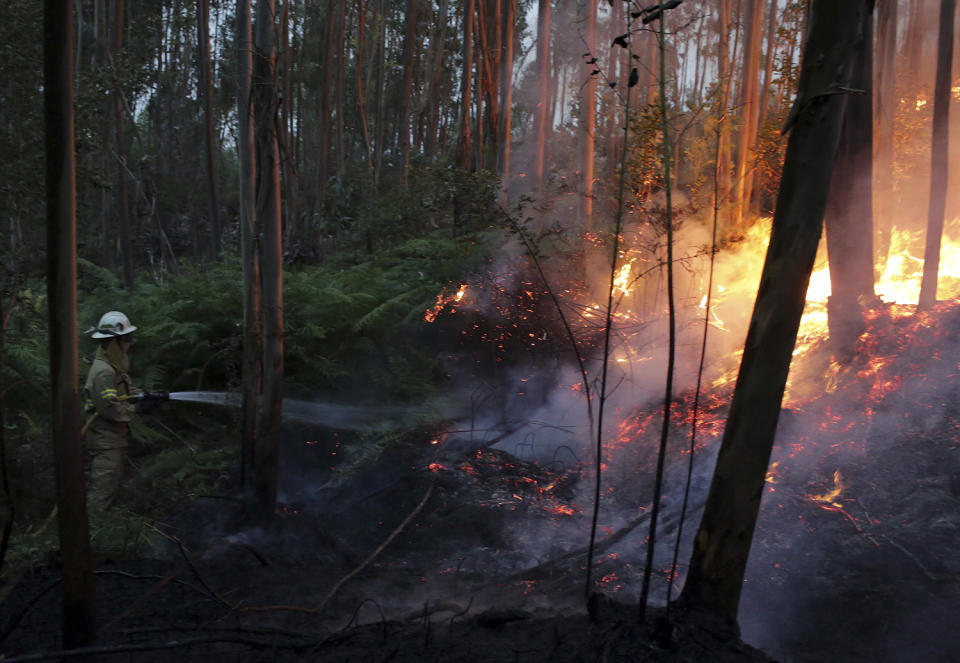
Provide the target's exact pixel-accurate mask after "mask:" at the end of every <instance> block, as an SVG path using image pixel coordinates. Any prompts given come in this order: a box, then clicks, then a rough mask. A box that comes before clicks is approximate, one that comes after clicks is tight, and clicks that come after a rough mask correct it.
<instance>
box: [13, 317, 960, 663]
mask: <svg viewBox="0 0 960 663" xmlns="http://www.w3.org/2000/svg"><path fill="white" fill-rule="evenodd" d="M935 322H936V323H937V324H931V323H930V320H929V319H928V320H927V321H926V322H925V323H924V324H922V325H920V326H919V327H918V326H916V325H913V323H910V324H911V325H913V326H910V327H909V329H908V328H907V326H906V325H907V323H905V322H898V321H897V320H895V319H894V318H891V319H889V320H887V321H886V322H884V328H883V330H882V331H883V334H885V336H883V334H881V335H878V338H879V339H880V340H879V341H878V342H880V343H887V344H892V345H890V347H888V348H887V349H886V350H885V351H884V352H880V351H878V350H877V349H874V354H875V355H877V356H883V357H888V361H887V362H886V364H885V367H884V369H883V371H884V372H883V375H881V374H880V373H877V374H876V375H872V374H871V379H873V378H874V377H876V378H877V379H876V380H873V381H871V382H870V383H869V384H865V383H864V382H863V380H864V375H865V371H867V370H868V369H867V368H866V367H854V368H853V369H851V370H849V371H847V375H848V378H847V382H846V383H843V380H844V378H843V376H841V378H840V382H841V384H840V385H839V387H837V386H834V387H831V388H830V389H827V390H826V391H827V392H829V393H825V394H823V395H822V396H819V397H817V398H816V399H815V400H805V401H803V402H802V405H797V404H796V403H795V404H793V405H789V404H788V406H787V407H786V408H785V410H784V413H783V415H782V417H781V425H780V431H779V433H778V441H777V448H776V449H775V451H774V458H773V462H774V463H775V464H774V465H773V466H772V468H775V471H774V470H772V473H771V475H770V476H769V477H768V480H769V481H770V484H769V486H768V491H767V493H766V494H765V496H764V500H763V505H762V508H761V514H760V518H759V523H758V528H757V531H756V533H755V535H754V540H753V547H752V553H751V559H750V562H749V565H748V569H747V581H746V583H745V585H744V591H743V596H742V599H741V605H740V619H739V621H740V626H741V630H742V638H743V639H742V640H741V639H739V638H737V637H735V635H734V634H732V633H730V632H729V631H727V630H724V629H722V628H710V627H709V625H703V624H698V625H692V624H688V623H685V622H684V621H683V620H682V619H675V620H674V621H673V623H674V628H673V629H672V631H670V632H669V633H668V632H667V630H665V629H664V628H663V626H662V625H663V624H664V621H663V619H662V618H663V616H664V615H663V610H662V609H651V610H650V611H649V614H648V619H647V620H646V622H644V623H639V622H638V619H637V601H636V596H637V594H638V590H639V586H640V585H639V582H638V579H639V577H640V569H642V568H643V548H644V546H643V542H644V537H645V533H646V519H645V518H646V516H645V514H644V513H643V510H642V509H641V510H640V511H639V512H638V511H637V510H636V509H635V508H634V510H633V511H632V512H629V515H628V516H626V517H622V518H620V519H619V520H616V519H612V518H610V517H605V519H604V520H603V523H604V526H603V527H602V528H601V531H600V532H599V534H598V541H597V548H596V549H595V552H596V553H597V554H596V559H597V560H598V561H597V563H596V565H595V567H594V569H593V574H594V575H593V577H594V587H595V588H597V589H598V591H600V592H601V593H602V594H603V599H602V600H599V601H597V602H596V603H594V604H593V605H592V608H593V609H592V610H591V612H590V614H588V611H587V609H586V607H585V601H584V598H583V597H584V580H585V576H584V563H583V561H584V560H585V550H584V548H585V540H586V539H585V538H584V536H583V535H584V533H585V532H588V531H589V530H588V529H587V527H588V525H589V511H588V510H585V509H584V508H583V505H584V501H583V499H582V497H583V495H584V493H589V490H590V488H591V486H590V482H589V481H588V477H586V476H581V475H580V473H579V472H578V471H577V470H576V469H575V468H567V469H565V470H563V471H560V470H558V471H557V472H551V471H549V470H548V469H545V468H544V467H543V466H541V465H538V464H534V463H528V462H524V461H522V460H520V459H518V458H516V457H515V456H512V455H511V454H509V453H507V452H505V451H503V450H500V449H495V448H493V449H485V448H473V447H470V446H469V445H466V446H461V447H456V445H451V446H450V453H448V454H447V455H446V456H443V455H440V456H436V455H434V456H425V455H424V454H423V452H422V449H423V448H424V447H425V446H429V445H428V442H429V438H427V437H425V438H424V440H422V443H421V444H413V445H405V446H400V447H397V448H394V449H391V450H389V451H388V452H386V453H385V454H384V455H382V456H381V457H380V458H379V460H378V461H377V462H376V463H372V464H370V465H368V466H366V467H364V468H362V469H360V470H358V471H356V472H354V473H353V474H351V475H350V476H349V477H346V478H341V479H339V480H338V481H336V482H335V483H323V481H324V480H326V479H327V478H329V475H323V479H321V480H320V481H318V480H317V477H318V476H321V474H320V473H319V472H318V468H319V467H320V466H322V465H324V463H322V462H317V460H316V458H315V460H314V461H311V460H310V458H312V457H314V456H311V454H316V453H317V452H318V451H319V450H318V449H317V447H318V446H322V445H312V444H307V445H304V444H303V440H304V439H310V440H311V441H313V440H314V439H316V438H315V436H314V435H312V434H310V435H309V436H305V435H306V434H305V433H304V432H303V431H290V435H289V439H288V446H289V447H290V448H289V449H288V451H289V452H290V453H289V454H287V456H286V458H287V461H286V466H285V474H284V476H285V482H284V488H283V495H282V501H283V506H282V509H281V517H280V518H278V519H276V520H275V521H273V522H271V523H269V524H268V525H265V526H263V527H253V526H250V525H249V524H244V523H243V521H242V519H241V513H240V508H239V502H238V501H237V500H235V499H233V498H232V497H231V496H230V495H228V494H227V495H221V496H220V497H214V496H207V497H202V498H199V499H197V500H196V501H194V502H193V503H192V504H191V506H190V507H189V508H187V509H186V510H184V511H183V512H181V513H178V514H172V515H171V517H170V518H169V519H168V520H167V521H166V523H165V524H162V525H158V529H159V530H161V531H162V532H163V539H162V541H163V543H162V545H159V546H157V547H156V549H155V550H154V554H153V555H152V556H151V557H150V559H138V560H129V559H123V560H121V559H115V560H111V559H106V558H102V557H101V558H100V559H99V560H98V563H97V567H96V573H97V576H96V591H97V594H96V603H97V617H98V624H99V629H100V630H99V636H98V647H99V648H100V655H99V660H106V661H113V660H135V661H167V660H177V661H209V660H211V659H213V658H214V657H219V658H222V659H225V660H230V661H274V660H280V661H285V660H289V661H305V660H307V661H330V662H344V663H346V662H347V661H350V662H356V661H371V662H378V663H379V662H386V661H398V662H400V661H410V662H412V661H418V662H419V661H423V662H432V661H437V662H440V661H450V662H452V663H458V662H463V663H466V662H477V663H479V662H481V661H482V662H491V663H492V662H494V661H504V662H506V661H517V662H530V663H532V662H534V661H537V662H539V661H559V662H564V661H570V662H573V661H584V662H587V661H638V662H643V661H649V662H667V661H673V662H678V663H687V662H690V663H692V662H693V661H714V662H717V663H735V662H741V661H772V660H779V661H781V662H782V663H822V662H823V661H843V662H849V663H867V662H869V663H894V662H898V661H925V662H928V663H947V662H948V661H956V660H957V657H958V652H960V630H958V629H957V628H956V614H957V611H958V610H960V554H958V553H957V542H958V539H960V537H958V535H960V508H958V507H960V425H958V422H960V389H958V386H957V384H956V379H955V378H956V375H957V374H958V372H960V340H958V339H960V309H956V308H954V309H951V310H949V311H946V312H944V313H943V314H942V316H941V317H940V318H939V319H937V320H936V321H935ZM955 330H958V331H955ZM907 333H909V334H913V335H914V336H916V335H918V334H919V335H920V338H914V339H913V340H912V341H911V343H912V344H913V346H914V347H916V348H918V349H917V350H916V351H915V352H914V351H911V352H906V351H904V350H903V348H901V347H900V346H897V345H896V344H897V343H900V342H901V341H900V340H898V339H902V338H903V336H904V334H907ZM924 335H926V336H924ZM881 336H883V338H880V337H881ZM924 338H926V341H924V340H923V339H924ZM884 339H885V340H884ZM894 346H896V347H894ZM870 370H872V369H870ZM888 374H889V375H890V376H895V377H896V378H897V379H896V380H894V381H893V382H892V383H890V384H887V382H885V380H886V376H888ZM885 384H887V386H886V387H883V385H885ZM877 385H880V387H878V386H877ZM878 388H879V389H880V391H877V389H878ZM821 391H824V390H821ZM864 399H868V401H869V402H868V403H867V401H865V400H864ZM865 403H867V405H866V406H865V405H864V404H865ZM865 408H867V409H866V410H865ZM865 412H868V414H869V416H865ZM707 464H709V463H707ZM835 471H836V472H837V474H834V472H835ZM648 474H649V472H644V473H643V475H644V476H646V475H648ZM831 477H832V479H831ZM633 484H642V485H641V486H640V487H639V488H636V489H635V490H634V492H636V493H637V494H639V493H641V492H644V491H646V490H647V487H648V484H649V481H648V480H646V479H641V478H640V474H637V475H636V476H633V475H628V476H626V477H625V478H624V480H623V482H622V483H621V484H620V485H619V486H620V493H628V492H630V491H628V487H630V486H632V485H633ZM831 486H832V487H833V490H832V491H830V490H828V489H830V488H831ZM824 490H827V492H828V493H832V494H828V495H821V494H820V493H822V492H824ZM695 492H696V494H695V496H694V497H693V498H692V504H693V505H694V509H693V513H692V514H691V515H690V519H689V522H692V523H693V524H691V525H689V526H688V527H687V528H686V529H685V530H684V532H685V536H686V537H689V536H690V535H691V534H690V530H693V529H695V525H696V523H697V522H698V521H699V514H698V513H697V505H698V504H702V497H703V493H705V485H704V484H703V483H702V482H701V485H700V486H699V488H697V489H696V490H695ZM622 499H624V501H625V502H627V503H629V502H634V504H635V499H636V496H635V495H634V494H631V495H630V496H629V497H627V498H622ZM585 511H586V513H585ZM638 513H639V515H638ZM641 525H643V526H641ZM675 528H676V523H674V522H672V521H670V519H669V518H667V519H665V521H664V529H665V531H666V534H668V535H669V533H670V532H671V531H675ZM660 538H661V539H663V540H668V539H669V536H666V537H664V534H661V537H660ZM687 545H688V543H687ZM664 547H666V548H669V546H667V545H666V544H664ZM662 555H666V557H665V559H667V560H669V550H668V552H664V553H662ZM680 559H681V562H682V560H683V559H685V557H684V556H681V558H680ZM668 563H669V562H667V563H666V564H665V563H663V562H662V560H660V559H658V560H657V562H656V564H655V568H656V569H658V570H657V571H656V573H655V576H654V578H655V582H656V588H655V590H654V591H653V592H652V594H651V597H652V598H653V599H654V601H653V603H654V604H655V605H662V604H663V598H664V596H665V589H664V577H665V574H664V572H663V569H664V568H667V566H668ZM57 579H58V569H57V565H56V563H55V562H52V563H49V564H46V565H43V566H39V567H34V568H31V569H28V570H25V571H24V572H23V573H22V574H21V575H20V577H19V579H18V582H17V583H16V585H15V586H14V587H13V588H12V589H11V590H10V591H9V592H8V594H7V596H6V599H5V600H4V602H3V603H2V604H0V658H2V657H4V656H5V657H6V658H4V659H2V660H4V661H27V660H43V659H44V658H53V657H54V655H53V654H50V652H55V651H56V650H57V649H58V647H59V636H58V633H59V626H60V594H59V585H58V584H57ZM673 616H674V617H677V615H673ZM657 625H659V626H657ZM745 643H749V644H745ZM751 645H752V646H751ZM44 653H47V654H46V655H43V654H44ZM108 654H109V655H108ZM41 655H43V656H41Z"/></svg>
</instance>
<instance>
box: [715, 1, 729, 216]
mask: <svg viewBox="0 0 960 663" xmlns="http://www.w3.org/2000/svg"><path fill="white" fill-rule="evenodd" d="M730 1H731V0H720V7H719V10H718V11H719V13H718V15H717V33H718V34H717V46H718V49H717V84H718V85H719V88H720V89H719V95H718V99H717V103H718V115H719V117H721V118H723V117H724V116H725V115H726V114H727V109H728V108H730V89H731V87H732V85H731V80H730V78H731V76H730V70H731V67H730V42H729V40H730V10H731V8H730ZM727 126H729V123H726V122H725V123H724V129H723V131H722V132H721V135H720V146H719V147H718V148H717V159H718V160H719V163H718V164H717V178H718V179H719V182H718V183H717V190H718V191H719V194H720V199H721V200H725V199H726V196H727V195H728V193H729V191H730V147H729V142H728V141H727V140H726V133H727V129H726V127H727ZM720 206H721V207H722V206H723V204H722V203H721V204H720Z"/></svg>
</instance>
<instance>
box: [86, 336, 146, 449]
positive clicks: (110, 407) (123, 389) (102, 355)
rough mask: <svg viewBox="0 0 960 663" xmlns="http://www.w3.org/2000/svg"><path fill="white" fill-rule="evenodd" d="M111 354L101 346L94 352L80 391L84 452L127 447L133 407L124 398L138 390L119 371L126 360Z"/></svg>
mask: <svg viewBox="0 0 960 663" xmlns="http://www.w3.org/2000/svg"><path fill="white" fill-rule="evenodd" d="M114 347H116V346H114ZM111 350H113V348H111ZM114 354H115V353H114V352H113V351H111V352H108V351H106V350H105V349H104V347H103V346H101V347H99V348H97V355H96V357H95V358H94V360H93V365H92V366H91V367H90V373H89V374H88V375H87V382H86V384H85V385H84V387H83V395H84V399H85V402H84V421H85V422H88V423H87V424H86V430H87V432H86V436H85V437H86V444H87V449H88V451H94V452H96V451H101V450H107V449H119V448H124V447H126V446H127V444H128V442H127V437H128V435H129V433H130V420H131V419H133V415H134V414H135V413H136V410H137V408H136V403H135V402H134V401H132V400H127V398H129V397H130V396H132V395H134V394H136V393H138V390H136V389H134V388H133V387H132V386H131V384H130V376H129V375H128V374H127V372H126V370H124V368H123V367H122V364H124V363H126V362H125V359H126V358H125V357H114V356H113V355H114ZM111 360H112V361H111Z"/></svg>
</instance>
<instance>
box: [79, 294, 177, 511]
mask: <svg viewBox="0 0 960 663" xmlns="http://www.w3.org/2000/svg"><path fill="white" fill-rule="evenodd" d="M136 329H137V328H136V327H135V326H133V325H132V324H130V319H129V318H127V316H126V315H124V314H123V313H121V312H120V311H110V312H108V313H104V314H103V317H101V318H100V322H99V323H98V324H97V326H96V327H95V328H92V329H90V330H89V331H88V333H90V334H91V336H92V337H93V338H94V340H96V342H97V354H96V357H95V358H94V360H93V365H92V366H90V373H89V374H88V375H87V382H86V384H85V385H84V387H83V395H84V399H85V403H84V419H85V423H84V428H83V430H84V442H85V445H86V453H87V458H88V461H89V467H90V475H89V481H88V490H87V494H88V498H89V501H90V503H91V505H93V506H96V507H99V508H103V509H106V508H109V507H110V506H111V505H112V504H113V502H114V501H115V500H116V498H117V492H118V490H119V488H120V481H121V479H122V478H123V465H124V462H125V461H126V457H127V444H128V441H127V438H128V436H129V433H130V421H131V419H133V417H134V415H135V414H137V413H140V414H145V413H148V412H152V411H153V410H154V409H155V408H156V407H157V405H158V404H159V403H160V401H161V400H164V399H165V398H166V393H165V392H155V393H151V392H146V391H143V390H140V389H135V388H134V387H133V386H132V385H131V384H130V376H129V375H128V373H127V372H128V371H129V369H130V357H129V353H130V346H131V345H132V344H133V332H134V331H136Z"/></svg>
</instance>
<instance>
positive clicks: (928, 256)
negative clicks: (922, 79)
mask: <svg viewBox="0 0 960 663" xmlns="http://www.w3.org/2000/svg"><path fill="white" fill-rule="evenodd" d="M956 7H957V3H956V0H940V31H939V36H938V37H937V79H936V84H935V85H934V90H933V145H932V146H931V148H930V203H929V207H928V209H927V237H926V242H925V246H924V252H923V276H922V277H921V280H920V301H919V308H921V309H928V308H930V307H931V306H933V305H934V304H936V302H937V273H938V272H939V271H940V240H941V236H942V235H943V215H944V212H945V211H946V206H947V167H948V161H949V153H950V151H949V143H950V68H951V65H952V64H953V21H954V14H956Z"/></svg>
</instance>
